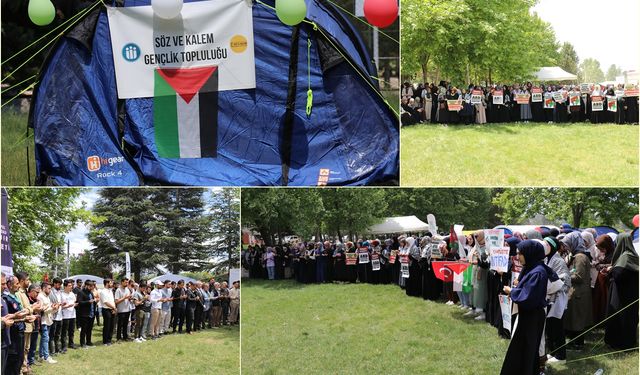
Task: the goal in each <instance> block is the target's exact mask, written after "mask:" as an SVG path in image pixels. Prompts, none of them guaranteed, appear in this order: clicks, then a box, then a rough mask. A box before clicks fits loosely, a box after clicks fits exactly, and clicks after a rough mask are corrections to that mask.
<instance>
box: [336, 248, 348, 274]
mask: <svg viewBox="0 0 640 375" xmlns="http://www.w3.org/2000/svg"><path fill="white" fill-rule="evenodd" d="M333 276H334V278H333V279H334V280H335V281H338V282H345V281H347V266H346V264H345V263H344V245H343V244H338V245H337V246H336V249H335V251H334V252H333Z"/></svg>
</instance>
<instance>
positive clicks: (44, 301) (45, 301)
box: [38, 282, 60, 363]
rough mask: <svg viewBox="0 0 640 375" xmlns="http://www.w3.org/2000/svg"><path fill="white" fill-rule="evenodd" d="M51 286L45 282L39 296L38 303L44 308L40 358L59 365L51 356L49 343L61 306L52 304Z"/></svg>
mask: <svg viewBox="0 0 640 375" xmlns="http://www.w3.org/2000/svg"><path fill="white" fill-rule="evenodd" d="M50 296H51V285H50V284H49V283H47V282H43V283H42V286H41V292H40V294H39V295H38V301H39V302H40V305H41V306H42V320H41V327H42V337H41V339H40V358H42V359H43V360H44V361H46V362H48V363H57V362H58V361H56V360H55V359H53V358H51V357H50V355H49V342H50V334H51V327H52V326H53V316H54V315H55V314H56V313H57V312H58V310H59V307H60V306H59V305H58V304H57V303H52V302H51V298H50Z"/></svg>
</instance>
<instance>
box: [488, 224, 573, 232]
mask: <svg viewBox="0 0 640 375" xmlns="http://www.w3.org/2000/svg"><path fill="white" fill-rule="evenodd" d="M536 228H544V229H548V230H551V229H553V228H555V229H558V230H559V229H560V228H558V227H556V226H555V225H548V224H545V225H498V226H496V227H495V228H494V229H504V232H505V233H509V234H513V233H515V232H520V233H523V234H524V233H525V232H526V231H528V230H531V229H536Z"/></svg>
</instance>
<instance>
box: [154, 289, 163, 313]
mask: <svg viewBox="0 0 640 375" xmlns="http://www.w3.org/2000/svg"><path fill="white" fill-rule="evenodd" d="M160 298H164V295H163V293H162V289H154V290H152V291H151V308H152V309H162V302H159V301H160Z"/></svg>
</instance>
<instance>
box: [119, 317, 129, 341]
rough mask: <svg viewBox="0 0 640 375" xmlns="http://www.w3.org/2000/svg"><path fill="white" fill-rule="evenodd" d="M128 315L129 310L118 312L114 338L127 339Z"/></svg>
mask: <svg viewBox="0 0 640 375" xmlns="http://www.w3.org/2000/svg"><path fill="white" fill-rule="evenodd" d="M129 316H131V313H130V312H124V313H118V330H117V333H116V339H118V340H128V339H129V335H128V334H127V323H129Z"/></svg>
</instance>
